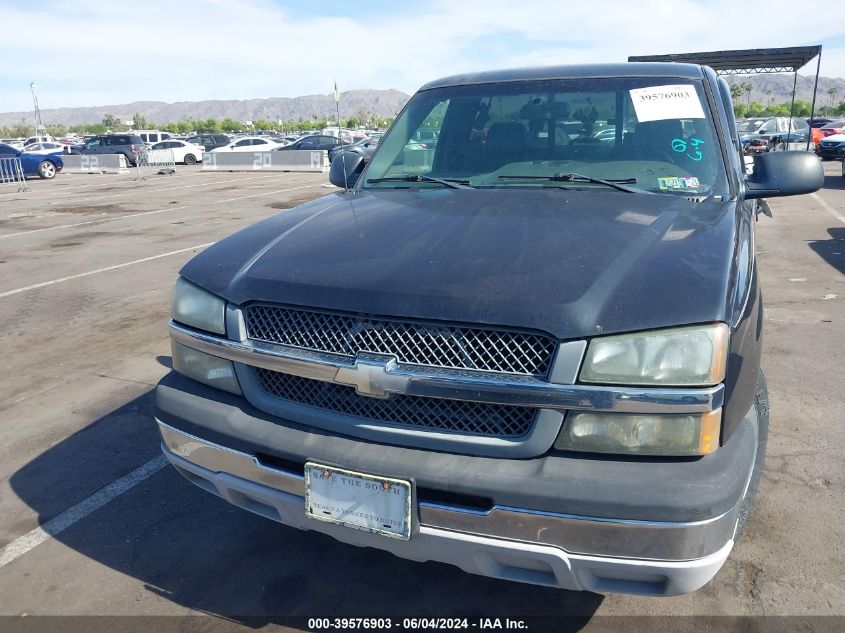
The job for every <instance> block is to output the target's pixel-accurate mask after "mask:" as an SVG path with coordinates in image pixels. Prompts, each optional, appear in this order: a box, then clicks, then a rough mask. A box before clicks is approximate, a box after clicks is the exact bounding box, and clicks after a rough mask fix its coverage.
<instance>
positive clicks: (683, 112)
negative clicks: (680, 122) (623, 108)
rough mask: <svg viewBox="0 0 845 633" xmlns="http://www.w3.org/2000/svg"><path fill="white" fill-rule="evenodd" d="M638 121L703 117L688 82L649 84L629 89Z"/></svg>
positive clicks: (696, 94)
mask: <svg viewBox="0 0 845 633" xmlns="http://www.w3.org/2000/svg"><path fill="white" fill-rule="evenodd" d="M628 92H630V93H631V102H632V103H633V104H634V112H636V113H637V120H638V121H639V122H640V123H644V122H646V121H663V120H665V119H703V118H704V110H703V109H702V108H701V101H699V99H698V93H696V91H695V87H694V86H691V85H689V84H678V85H674V86H650V87H648V88H634V89H632V90H629V91H628Z"/></svg>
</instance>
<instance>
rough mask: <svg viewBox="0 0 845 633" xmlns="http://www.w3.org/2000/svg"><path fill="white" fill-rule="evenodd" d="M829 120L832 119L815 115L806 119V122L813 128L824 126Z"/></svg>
mask: <svg viewBox="0 0 845 633" xmlns="http://www.w3.org/2000/svg"><path fill="white" fill-rule="evenodd" d="M831 121H833V119H826V118H824V117H815V118H812V119H807V124H808V125H809V126H810V127H811V128H814V129H815V128H820V127H824V126H825V125H827V124H828V123H830V122H831Z"/></svg>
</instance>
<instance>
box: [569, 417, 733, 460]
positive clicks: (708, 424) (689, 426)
mask: <svg viewBox="0 0 845 633" xmlns="http://www.w3.org/2000/svg"><path fill="white" fill-rule="evenodd" d="M721 422H722V410H721V409H717V410H716V411H711V412H710V413H704V414H695V415H638V414H627V413H587V412H575V413H570V414H569V415H568V416H567V418H566V421H565V422H564V426H563V429H562V430H561V432H560V435H559V436H558V438H557V440H556V441H555V448H557V449H560V450H565V451H584V452H590V453H623V454H634V455H666V456H683V455H706V454H707V453H712V452H713V451H715V450H716V449H717V448H718V447H719V430H720V426H721Z"/></svg>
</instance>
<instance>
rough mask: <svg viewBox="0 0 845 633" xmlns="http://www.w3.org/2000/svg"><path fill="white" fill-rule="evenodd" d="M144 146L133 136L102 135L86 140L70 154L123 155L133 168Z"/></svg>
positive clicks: (139, 139)
mask: <svg viewBox="0 0 845 633" xmlns="http://www.w3.org/2000/svg"><path fill="white" fill-rule="evenodd" d="M145 146H146V144H145V143H144V140H143V139H142V138H141V137H140V136H137V135H135V134H104V135H102V136H95V137H93V138H90V139H88V140H86V141H85V144H84V145H83V146H82V147H80V148H77V149H76V150H71V153H77V152H78V153H80V154H123V155H124V156H125V157H126V162H127V163H129V164H130V165H131V166H133V167H134V166H135V165H136V164H137V162H138V152H140V151H141V150H142V149H144V147H145Z"/></svg>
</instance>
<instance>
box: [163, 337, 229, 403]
mask: <svg viewBox="0 0 845 633" xmlns="http://www.w3.org/2000/svg"><path fill="white" fill-rule="evenodd" d="M170 352H171V354H172V356H173V369H174V370H176V371H178V372H179V373H180V374H183V375H185V376H187V377H188V378H193V379H194V380H196V381H199V382H201V383H204V384H206V385H209V386H210V387H215V388H217V389H222V390H223V391H228V392H229V393H236V394H238V395H240V394H241V387H240V385H239V384H238V379H237V378H236V377H235V366H234V365H232V361H229V360H226V359H225V358H218V357H217V356H212V355H211V354H206V353H205V352H200V351H199V350H195V349H191V348H190V347H186V346H185V345H182V344H181V343H177V342H176V341H170Z"/></svg>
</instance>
